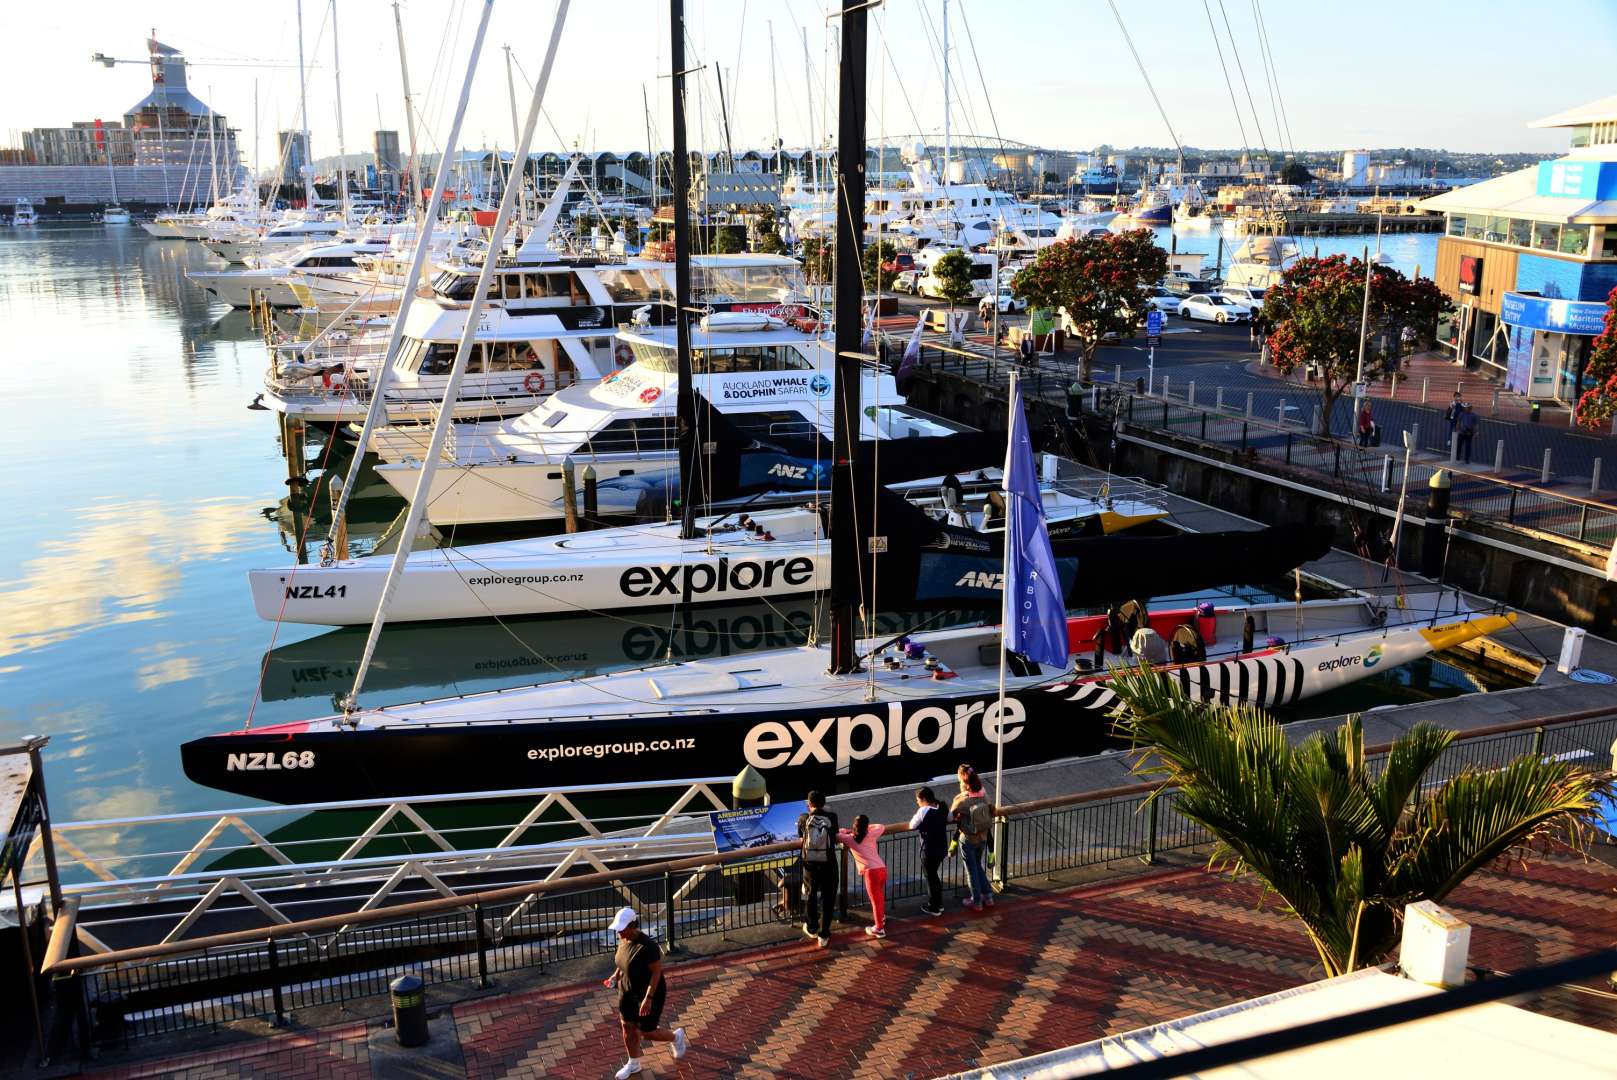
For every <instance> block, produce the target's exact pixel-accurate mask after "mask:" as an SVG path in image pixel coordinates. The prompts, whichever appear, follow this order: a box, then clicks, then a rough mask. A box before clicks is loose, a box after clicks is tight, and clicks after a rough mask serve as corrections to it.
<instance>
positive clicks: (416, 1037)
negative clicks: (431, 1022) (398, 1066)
mask: <svg viewBox="0 0 1617 1080" xmlns="http://www.w3.org/2000/svg"><path fill="white" fill-rule="evenodd" d="M388 990H389V991H391V993H392V997H393V1036H394V1037H395V1038H396V1039H398V1040H399V1045H400V1046H422V1045H424V1044H425V1043H426V1041H427V1039H429V1038H430V1037H431V1034H430V1033H429V1032H428V1031H427V992H426V990H425V988H424V985H423V983H422V982H421V976H419V975H409V974H405V975H400V976H399V977H398V978H396V979H394V980H393V981H392V982H391V983H389V984H388Z"/></svg>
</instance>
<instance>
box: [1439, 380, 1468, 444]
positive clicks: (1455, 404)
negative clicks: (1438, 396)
mask: <svg viewBox="0 0 1617 1080" xmlns="http://www.w3.org/2000/svg"><path fill="white" fill-rule="evenodd" d="M1464 411H1465V406H1464V405H1463V404H1462V403H1461V401H1460V391H1458V390H1456V391H1454V400H1453V401H1450V402H1449V407H1448V408H1446V409H1444V410H1443V422H1444V423H1446V424H1448V426H1449V443H1450V445H1453V443H1454V435H1455V432H1457V431H1459V430H1460V414H1461V413H1462V412H1464Z"/></svg>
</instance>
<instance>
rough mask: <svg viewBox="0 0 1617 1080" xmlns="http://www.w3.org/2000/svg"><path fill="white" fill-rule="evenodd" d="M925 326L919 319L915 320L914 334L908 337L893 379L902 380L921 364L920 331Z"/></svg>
mask: <svg viewBox="0 0 1617 1080" xmlns="http://www.w3.org/2000/svg"><path fill="white" fill-rule="evenodd" d="M925 326H926V324H925V323H924V322H922V321H921V320H920V319H916V320H915V332H914V333H913V334H911V335H910V343H909V344H908V345H906V346H904V359H903V360H902V361H901V362H900V363H899V365H898V371H897V372H896V373H895V374H894V376H893V377H894V378H897V379H902V378H904V377H905V376H907V375H909V374H910V373H911V372H912V371H914V370H915V365H917V364H919V363H920V362H921V331H922V329H924V328H925Z"/></svg>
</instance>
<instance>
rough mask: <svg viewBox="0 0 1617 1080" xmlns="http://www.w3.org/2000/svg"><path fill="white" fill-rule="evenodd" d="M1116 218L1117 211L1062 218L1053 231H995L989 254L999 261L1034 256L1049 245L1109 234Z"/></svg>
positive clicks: (1036, 228)
mask: <svg viewBox="0 0 1617 1080" xmlns="http://www.w3.org/2000/svg"><path fill="white" fill-rule="evenodd" d="M1117 216H1118V215H1117V211H1115V210H1105V211H1101V212H1099V213H1094V214H1063V215H1062V216H1061V217H1060V218H1059V219H1058V220H1059V221H1060V224H1059V225H1057V226H1056V227H1055V228H1051V227H1050V226H1049V225H1048V224H1044V225H1029V226H1026V227H1022V228H1016V227H1010V226H1007V227H1004V228H1001V229H998V230H996V232H995V233H994V241H993V243H991V244H989V245H988V250H990V251H993V252H996V253H998V254H999V255H1000V256H1001V258H1018V257H1024V256H1028V255H1036V254H1038V252H1039V251H1041V250H1043V249H1044V248H1047V247H1049V246H1050V245H1051V244H1059V243H1062V242H1063V241H1066V240H1076V239H1079V238H1081V237H1086V236H1098V235H1102V234H1105V233H1108V232H1110V231H1111V229H1110V228H1109V226H1110V225H1111V224H1112V222H1113V221H1114V220H1116V218H1117Z"/></svg>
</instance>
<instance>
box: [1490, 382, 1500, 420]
mask: <svg viewBox="0 0 1617 1080" xmlns="http://www.w3.org/2000/svg"><path fill="white" fill-rule="evenodd" d="M1488 415H1489V416H1498V415H1499V387H1497V386H1496V387H1494V388H1493V406H1492V407H1491V408H1490V410H1489V412H1488Z"/></svg>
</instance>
